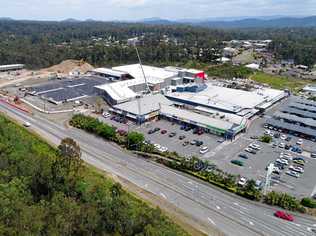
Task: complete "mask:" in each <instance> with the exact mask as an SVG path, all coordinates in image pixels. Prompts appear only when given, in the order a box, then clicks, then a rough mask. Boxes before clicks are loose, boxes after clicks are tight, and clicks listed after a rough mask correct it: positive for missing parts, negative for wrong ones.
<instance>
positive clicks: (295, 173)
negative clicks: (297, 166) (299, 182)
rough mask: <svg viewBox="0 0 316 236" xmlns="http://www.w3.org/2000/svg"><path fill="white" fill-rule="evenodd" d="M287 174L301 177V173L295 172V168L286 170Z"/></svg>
mask: <svg viewBox="0 0 316 236" xmlns="http://www.w3.org/2000/svg"><path fill="white" fill-rule="evenodd" d="M286 174H287V175H289V176H292V177H295V178H299V177H300V174H299V173H297V172H295V171H293V170H288V171H287V172H286Z"/></svg>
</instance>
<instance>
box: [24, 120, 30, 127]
mask: <svg viewBox="0 0 316 236" xmlns="http://www.w3.org/2000/svg"><path fill="white" fill-rule="evenodd" d="M23 125H24V126H25V127H30V126H31V123H29V122H27V121H26V122H24V123H23Z"/></svg>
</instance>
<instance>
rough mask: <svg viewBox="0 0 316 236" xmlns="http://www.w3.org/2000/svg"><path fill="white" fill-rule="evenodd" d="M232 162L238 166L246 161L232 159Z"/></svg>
mask: <svg viewBox="0 0 316 236" xmlns="http://www.w3.org/2000/svg"><path fill="white" fill-rule="evenodd" d="M230 162H231V163H232V164H234V165H237V166H244V163H243V162H242V161H239V160H231V161H230Z"/></svg>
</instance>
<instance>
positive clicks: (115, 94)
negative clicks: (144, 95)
mask: <svg viewBox="0 0 316 236" xmlns="http://www.w3.org/2000/svg"><path fill="white" fill-rule="evenodd" d="M124 82H125V81H124ZM95 87H96V88H98V89H101V90H104V91H106V92H107V93H108V94H109V95H110V96H111V98H112V99H114V100H116V101H117V102H118V103H120V102H125V101H128V100H130V99H132V98H135V97H136V96H137V94H136V93H135V92H134V91H133V90H131V89H130V88H129V87H128V86H125V84H120V83H119V82H118V83H111V84H103V85H99V86H95Z"/></svg>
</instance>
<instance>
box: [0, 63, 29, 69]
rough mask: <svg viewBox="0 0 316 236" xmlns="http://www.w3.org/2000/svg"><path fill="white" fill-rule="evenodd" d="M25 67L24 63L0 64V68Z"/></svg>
mask: <svg viewBox="0 0 316 236" xmlns="http://www.w3.org/2000/svg"><path fill="white" fill-rule="evenodd" d="M20 67H24V64H12V65H0V70H9V69H14V68H20Z"/></svg>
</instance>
